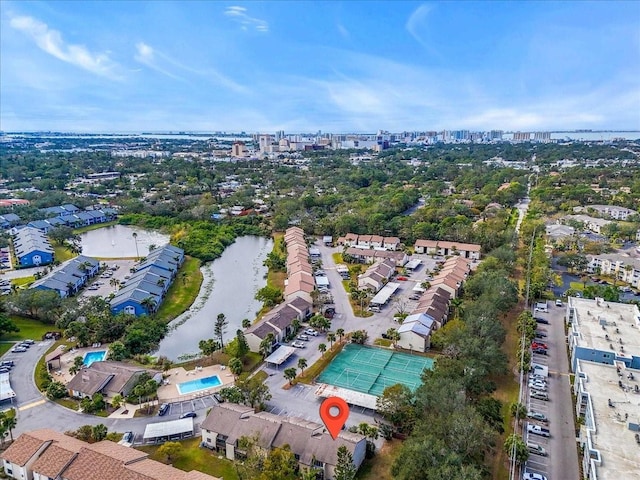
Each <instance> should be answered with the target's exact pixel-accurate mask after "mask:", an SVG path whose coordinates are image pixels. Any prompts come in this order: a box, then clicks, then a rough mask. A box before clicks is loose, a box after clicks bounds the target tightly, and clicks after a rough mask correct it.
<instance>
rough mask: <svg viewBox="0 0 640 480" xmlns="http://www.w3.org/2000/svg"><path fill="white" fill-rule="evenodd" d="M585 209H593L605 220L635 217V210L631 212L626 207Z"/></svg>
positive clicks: (602, 206)
mask: <svg viewBox="0 0 640 480" xmlns="http://www.w3.org/2000/svg"><path fill="white" fill-rule="evenodd" d="M584 208H585V209H587V210H589V209H593V210H595V211H596V212H598V213H599V214H600V215H602V216H603V217H606V218H612V219H613V220H622V221H625V220H627V218H628V217H630V216H631V215H637V214H638V211H637V210H632V209H631V208H626V207H618V206H615V205H587V206H586V207H584Z"/></svg>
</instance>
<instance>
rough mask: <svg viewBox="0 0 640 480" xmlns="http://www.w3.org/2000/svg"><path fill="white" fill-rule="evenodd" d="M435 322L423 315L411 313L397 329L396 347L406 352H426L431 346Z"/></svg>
mask: <svg viewBox="0 0 640 480" xmlns="http://www.w3.org/2000/svg"><path fill="white" fill-rule="evenodd" d="M434 324H435V321H434V319H433V318H432V317H430V316H429V315H427V314H425V313H413V314H411V315H409V316H408V317H407V318H405V319H404V322H402V325H400V326H399V327H398V333H399V334H400V339H399V340H398V342H397V345H398V346H399V347H401V348H404V349H406V350H412V351H418V352H426V351H427V350H428V349H429V347H430V346H431V332H432V330H434Z"/></svg>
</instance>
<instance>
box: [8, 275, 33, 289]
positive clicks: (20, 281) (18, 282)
mask: <svg viewBox="0 0 640 480" xmlns="http://www.w3.org/2000/svg"><path fill="white" fill-rule="evenodd" d="M35 280H36V277H34V276H33V275H29V276H28V277H20V278H14V279H13V280H11V283H12V284H14V285H15V286H16V287H18V288H20V287H22V286H25V285H29V284H30V283H33V282H35Z"/></svg>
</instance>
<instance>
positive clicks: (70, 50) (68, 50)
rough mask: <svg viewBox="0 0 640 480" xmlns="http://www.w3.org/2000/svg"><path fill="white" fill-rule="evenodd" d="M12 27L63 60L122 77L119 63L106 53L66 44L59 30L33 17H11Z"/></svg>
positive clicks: (107, 75)
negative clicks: (119, 71)
mask: <svg viewBox="0 0 640 480" xmlns="http://www.w3.org/2000/svg"><path fill="white" fill-rule="evenodd" d="M10 24H11V27H13V28H15V29H16V30H19V31H21V32H22V33H24V34H26V35H27V36H29V37H31V39H32V40H33V41H34V42H35V43H36V45H37V46H38V47H39V48H40V49H42V50H43V51H45V52H47V53H48V54H49V55H52V56H54V57H56V58H57V59H59V60H62V61H63V62H67V63H70V64H72V65H75V66H77V67H80V68H82V69H84V70H87V71H89V72H91V73H94V74H96V75H100V76H103V77H108V78H112V79H121V76H120V75H119V74H118V73H116V69H117V68H118V65H117V64H116V63H115V62H114V61H113V60H111V58H109V55H107V54H106V53H92V52H90V51H89V50H88V49H87V48H86V47H85V46H84V45H72V44H65V42H64V40H63V39H62V35H61V34H60V32H59V31H57V30H53V29H51V28H49V26H48V25H47V24H46V23H43V22H41V21H39V20H37V19H35V18H33V17H29V16H18V17H14V18H12V19H11V22H10Z"/></svg>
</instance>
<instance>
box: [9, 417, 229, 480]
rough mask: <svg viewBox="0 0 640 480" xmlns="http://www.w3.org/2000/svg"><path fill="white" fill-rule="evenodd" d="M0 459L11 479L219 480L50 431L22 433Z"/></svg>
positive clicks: (123, 449) (119, 448) (126, 449)
mask: <svg viewBox="0 0 640 480" xmlns="http://www.w3.org/2000/svg"><path fill="white" fill-rule="evenodd" d="M0 458H2V462H3V466H4V471H5V473H6V474H7V475H8V476H9V478H15V479H20V480H53V479H55V480H105V479H109V480H116V479H117V480H220V479H218V478H217V477H212V476H211V475H207V474H205V473H202V472H198V471H195V470H192V471H190V472H184V471H182V470H178V469H177V468H174V467H172V466H170V465H165V464H164V463H160V462H156V461H155V460H151V459H149V454H148V453H145V452H142V451H140V450H136V449H133V448H129V447H125V446H123V445H118V444H117V443H114V442H111V441H110V440H103V441H101V442H97V443H93V444H89V443H86V442H83V441H81V440H78V439H76V438H73V437H70V436H68V435H65V434H62V433H59V432H55V431H53V430H49V429H41V430H33V431H31V432H27V433H23V434H22V435H20V436H19V437H18V438H17V439H16V441H15V442H13V443H12V444H11V445H10V446H9V448H7V449H6V450H5V451H4V452H2V453H1V454H0Z"/></svg>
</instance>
